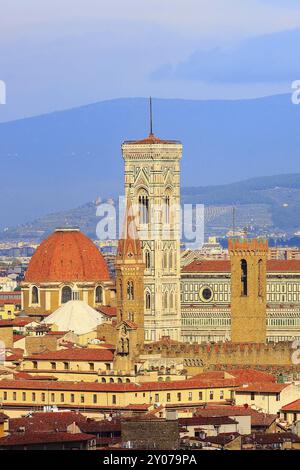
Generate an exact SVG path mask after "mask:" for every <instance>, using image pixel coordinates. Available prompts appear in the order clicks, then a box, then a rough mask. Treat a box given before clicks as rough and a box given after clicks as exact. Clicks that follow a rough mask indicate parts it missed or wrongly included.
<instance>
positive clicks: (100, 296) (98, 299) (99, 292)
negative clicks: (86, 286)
mask: <svg viewBox="0 0 300 470" xmlns="http://www.w3.org/2000/svg"><path fill="white" fill-rule="evenodd" d="M102 303H103V289H102V287H101V286H97V287H96V304H102Z"/></svg>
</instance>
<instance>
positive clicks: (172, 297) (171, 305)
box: [170, 292, 174, 308]
mask: <svg viewBox="0 0 300 470" xmlns="http://www.w3.org/2000/svg"><path fill="white" fill-rule="evenodd" d="M173 306H174V294H173V292H171V293H170V308H173Z"/></svg>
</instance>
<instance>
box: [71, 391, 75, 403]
mask: <svg viewBox="0 0 300 470" xmlns="http://www.w3.org/2000/svg"><path fill="white" fill-rule="evenodd" d="M74 401H75V395H74V393H71V403H74Z"/></svg>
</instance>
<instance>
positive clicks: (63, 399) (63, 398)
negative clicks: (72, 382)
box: [60, 393, 65, 403]
mask: <svg viewBox="0 0 300 470" xmlns="http://www.w3.org/2000/svg"><path fill="white" fill-rule="evenodd" d="M64 401H65V395H64V394H63V393H61V394H60V402H61V403H63V402H64Z"/></svg>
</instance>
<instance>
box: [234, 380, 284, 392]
mask: <svg viewBox="0 0 300 470" xmlns="http://www.w3.org/2000/svg"><path fill="white" fill-rule="evenodd" d="M288 386H289V384H277V383H272V382H265V383H264V382H257V383H249V384H246V385H245V386H244V387H238V388H236V389H235V391H236V392H244V393H249V392H258V393H279V392H281V391H282V390H283V389H285V388H286V387H288Z"/></svg>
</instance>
